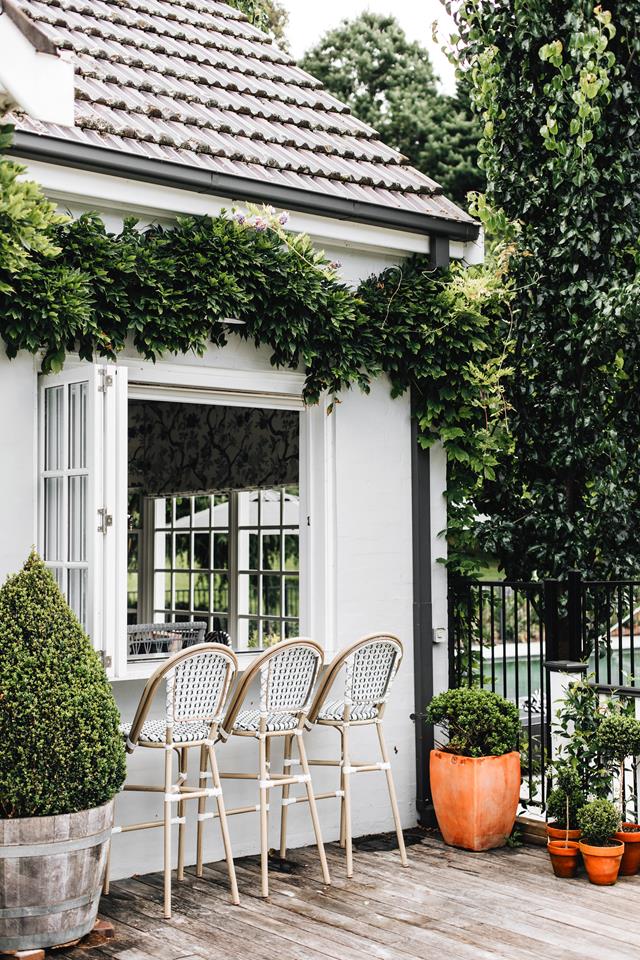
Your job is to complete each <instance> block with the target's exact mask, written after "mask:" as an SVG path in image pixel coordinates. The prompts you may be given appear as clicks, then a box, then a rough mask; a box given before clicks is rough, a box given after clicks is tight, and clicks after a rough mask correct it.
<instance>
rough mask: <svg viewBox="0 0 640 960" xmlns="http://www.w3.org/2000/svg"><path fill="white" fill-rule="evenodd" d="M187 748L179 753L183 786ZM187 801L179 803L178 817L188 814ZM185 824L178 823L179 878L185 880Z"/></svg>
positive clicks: (179, 771)
mask: <svg viewBox="0 0 640 960" xmlns="http://www.w3.org/2000/svg"><path fill="white" fill-rule="evenodd" d="M187 764H188V760H187V748H186V747H182V748H181V749H180V751H179V753H178V773H179V776H178V782H179V783H180V786H181V787H182V786H183V785H184V783H185V782H186V781H184V780H183V778H182V776H181V775H182V774H184V773H186V772H187ZM186 806H187V805H186V803H185V801H184V800H181V801H180V803H179V804H178V817H179V818H180V819H181V820H182V819H184V817H185V815H186ZM185 826H186V824H184V823H179V824H178V880H184V841H185Z"/></svg>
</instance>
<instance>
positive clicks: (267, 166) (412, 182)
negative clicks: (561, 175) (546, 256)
mask: <svg viewBox="0 0 640 960" xmlns="http://www.w3.org/2000/svg"><path fill="white" fill-rule="evenodd" d="M19 4H20V7H21V9H22V10H23V11H24V12H25V13H26V14H27V15H28V17H29V19H30V20H31V21H32V22H33V23H34V24H35V25H37V27H38V29H39V30H40V31H41V32H42V33H44V34H45V35H46V36H48V37H49V38H50V39H51V41H52V42H53V44H55V46H56V47H57V49H58V50H59V51H60V52H61V53H62V55H65V56H70V57H71V58H72V59H73V61H74V64H75V70H76V126H75V127H59V126H56V125H53V124H43V123H40V122H39V121H37V120H34V119H32V118H30V117H27V116H22V117H18V118H17V124H16V126H17V129H18V130H20V131H24V132H26V133H28V134H32V135H33V134H35V135H40V136H46V137H48V138H54V139H57V140H63V141H66V142H67V143H74V142H75V143H76V144H81V145H85V146H88V147H91V146H93V147H98V148H103V149H106V150H110V151H119V152H120V153H123V154H128V155H131V156H133V157H139V158H146V159H147V160H156V161H165V162H168V163H170V164H178V165H184V166H186V167H189V168H193V169H197V170H205V171H208V172H210V173H211V174H221V175H227V176H231V177H237V178H243V179H244V180H245V181H246V180H256V181H259V182H261V183H263V184H267V185H270V186H273V187H274V188H278V187H282V188H289V189H292V190H293V191H306V192H312V193H315V194H318V195H319V196H320V197H322V196H325V197H330V198H341V199H343V200H348V201H351V202H353V203H354V204H358V205H372V207H373V206H375V207H378V208H386V209H391V210H395V211H397V212H406V213H408V214H413V215H414V217H415V215H416V214H418V215H424V216H425V218H427V217H428V218H436V219H437V220H444V221H453V222H457V223H459V224H460V225H461V226H463V225H464V226H466V225H472V223H473V221H472V220H471V219H470V218H469V217H468V216H467V214H465V213H464V212H463V211H462V210H460V209H459V208H458V207H456V205H455V204H453V203H452V202H451V201H449V200H447V199H446V198H445V197H444V196H443V194H442V190H441V188H440V187H439V186H438V184H436V183H435V182H434V181H433V180H430V179H429V178H428V177H426V176H424V175H423V174H421V173H419V172H418V171H417V170H414V169H413V168H412V167H411V166H410V165H409V164H408V161H407V160H406V159H405V158H404V157H403V156H402V155H401V154H399V153H397V152H396V151H395V150H392V149H390V148H389V147H386V146H385V145H384V144H383V143H381V141H380V140H379V138H378V135H377V134H376V133H375V131H374V130H372V129H371V128H370V127H368V126H366V125H365V124H364V123H361V122H360V121H359V120H357V119H356V118H355V117H354V116H353V115H352V114H351V113H350V111H349V109H348V108H347V107H346V106H344V104H342V103H340V102H339V101H338V100H336V99H335V98H334V97H333V96H331V95H330V94H329V93H327V92H326V91H325V90H324V89H323V87H322V85H321V84H320V83H319V82H318V81H317V80H315V79H314V78H313V77H311V76H310V75H309V74H307V73H305V72H304V71H303V70H301V69H300V68H299V67H298V66H296V64H295V63H294V61H293V60H292V59H291V58H290V57H289V55H288V54H286V53H284V52H283V51H282V50H280V49H279V48H278V47H277V46H275V45H274V44H273V43H272V42H271V41H270V39H269V38H268V37H266V36H265V35H264V34H262V33H261V32H260V31H258V30H256V29H255V28H254V27H253V26H251V25H250V24H249V23H248V21H247V20H246V19H245V18H244V17H243V16H242V14H240V13H239V12H238V11H237V10H235V9H234V8H232V7H229V6H227V5H226V4H223V3H218V2H216V0H19Z"/></svg>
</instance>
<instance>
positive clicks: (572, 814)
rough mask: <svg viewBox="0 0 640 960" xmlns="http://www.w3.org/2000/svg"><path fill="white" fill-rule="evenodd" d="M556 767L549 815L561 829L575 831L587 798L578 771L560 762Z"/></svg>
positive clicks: (549, 798)
mask: <svg viewBox="0 0 640 960" xmlns="http://www.w3.org/2000/svg"><path fill="white" fill-rule="evenodd" d="M554 766H555V771H556V784H557V786H556V787H555V789H554V790H552V791H551V793H550V794H549V796H548V797H547V815H548V817H549V819H550V820H554V821H555V825H556V826H557V827H560V828H563V829H564V828H566V827H567V826H568V827H569V829H570V830H573V829H574V828H575V827H576V825H577V822H578V812H579V811H580V810H581V809H582V807H583V806H584V805H585V802H586V797H585V795H584V792H583V790H582V785H581V783H580V777H579V775H578V772H577V770H575V769H573V768H572V767H571V766H569V765H567V764H562V763H561V762H558V763H557V764H555V765H554ZM567 800H568V801H569V823H568V824H567Z"/></svg>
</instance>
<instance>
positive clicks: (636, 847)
mask: <svg viewBox="0 0 640 960" xmlns="http://www.w3.org/2000/svg"><path fill="white" fill-rule="evenodd" d="M622 826H623V827H636V828H638V824H637V823H623V824H622ZM616 840H621V841H622V843H624V853H623V854H622V862H621V863H620V876H621V877H633V876H634V875H635V874H636V873H637V872H638V868H639V867H640V828H638V829H636V830H631V831H626V830H618V832H617V833H616Z"/></svg>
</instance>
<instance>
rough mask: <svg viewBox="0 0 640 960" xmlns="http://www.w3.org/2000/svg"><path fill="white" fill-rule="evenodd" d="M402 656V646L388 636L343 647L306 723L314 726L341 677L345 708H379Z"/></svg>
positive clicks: (386, 694)
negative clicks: (364, 706)
mask: <svg viewBox="0 0 640 960" xmlns="http://www.w3.org/2000/svg"><path fill="white" fill-rule="evenodd" d="M402 655H403V648H402V642H401V641H400V640H399V639H398V637H394V636H393V634H388V633H374V634H371V635H370V636H367V637H363V638H362V639H361V640H358V641H357V642H356V643H352V644H351V645H350V646H348V647H345V649H344V650H342V651H341V653H339V654H338V655H337V656H336V657H335V659H334V660H333V661H332V663H331V665H330V667H329V670H328V671H327V675H326V676H325V678H324V680H323V681H322V683H321V684H320V687H319V689H318V692H317V694H316V697H315V699H314V701H313V704H312V706H311V710H310V711H309V722H310V723H315V722H316V720H317V717H318V713H319V712H320V708H321V707H322V705H323V703H324V702H325V701H326V700H327V698H328V697H329V695H330V694H331V693H332V689H333V687H334V686H335V684H336V682H337V680H338V677H339V676H340V675H341V674H342V680H341V682H342V684H343V690H342V697H343V699H344V703H345V705H346V706H347V707H357V706H360V705H364V704H371V705H373V706H376V707H381V706H382V705H383V704H384V703H386V701H387V700H388V699H389V694H390V692H391V686H392V684H393V681H394V679H395V676H396V673H397V672H398V668H399V666H400V663H401V662H402ZM335 695H336V694H334V696H335Z"/></svg>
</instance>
